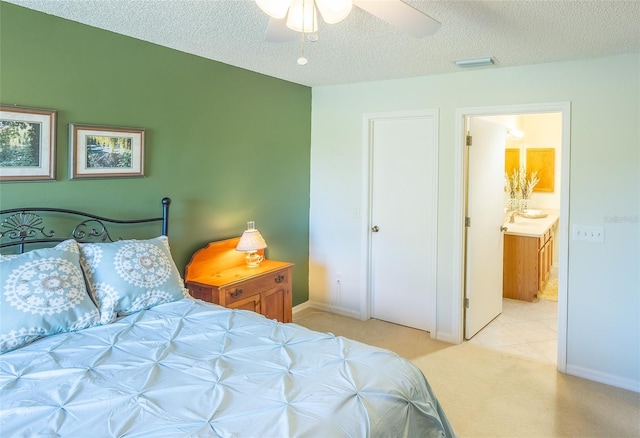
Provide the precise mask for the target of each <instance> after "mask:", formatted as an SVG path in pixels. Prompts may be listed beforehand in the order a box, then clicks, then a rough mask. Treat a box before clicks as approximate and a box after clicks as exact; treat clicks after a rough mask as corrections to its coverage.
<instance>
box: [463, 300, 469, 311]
mask: <svg viewBox="0 0 640 438" xmlns="http://www.w3.org/2000/svg"><path fill="white" fill-rule="evenodd" d="M464 308H465V309H468V308H469V298H465V299H464Z"/></svg>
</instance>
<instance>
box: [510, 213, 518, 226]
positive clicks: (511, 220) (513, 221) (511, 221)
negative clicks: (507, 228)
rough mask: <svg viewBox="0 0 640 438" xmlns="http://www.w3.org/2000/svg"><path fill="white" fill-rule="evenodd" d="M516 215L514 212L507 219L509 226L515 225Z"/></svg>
mask: <svg viewBox="0 0 640 438" xmlns="http://www.w3.org/2000/svg"><path fill="white" fill-rule="evenodd" d="M516 214H518V211H517V210H515V211H514V212H513V213H511V217H510V218H509V223H510V224H515V223H516V219H515V215H516Z"/></svg>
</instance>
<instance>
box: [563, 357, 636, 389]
mask: <svg viewBox="0 0 640 438" xmlns="http://www.w3.org/2000/svg"><path fill="white" fill-rule="evenodd" d="M567 374H569V375H571V376H576V377H581V378H583V379H587V380H593V381H594V382H598V383H604V384H605V385H609V386H615V387H616V388H622V389H627V390H629V391H633V392H640V381H637V380H631V379H626V378H624V377H620V376H615V375H613V374H609V373H603V372H602V371H595V370H592V369H590V368H584V367H581V366H576V365H569V364H567Z"/></svg>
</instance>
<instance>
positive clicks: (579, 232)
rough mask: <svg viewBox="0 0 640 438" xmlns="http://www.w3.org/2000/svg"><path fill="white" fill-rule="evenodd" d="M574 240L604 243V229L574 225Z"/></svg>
mask: <svg viewBox="0 0 640 438" xmlns="http://www.w3.org/2000/svg"><path fill="white" fill-rule="evenodd" d="M571 234H572V236H573V240H584V241H585V242H592V243H604V227H594V226H587V225H575V224H574V225H573V229H572V233H571Z"/></svg>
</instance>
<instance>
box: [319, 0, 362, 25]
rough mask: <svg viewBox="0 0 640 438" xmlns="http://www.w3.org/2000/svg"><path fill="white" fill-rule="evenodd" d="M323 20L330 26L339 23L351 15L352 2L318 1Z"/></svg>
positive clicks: (350, 0) (342, 0)
mask: <svg viewBox="0 0 640 438" xmlns="http://www.w3.org/2000/svg"><path fill="white" fill-rule="evenodd" d="M315 3H316V6H317V7H318V10H319V11H320V15H322V19H323V20H324V21H325V22H326V23H328V24H335V23H339V22H341V21H342V20H344V19H345V18H347V15H349V12H351V7H352V6H353V2H352V0H316V1H315Z"/></svg>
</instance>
